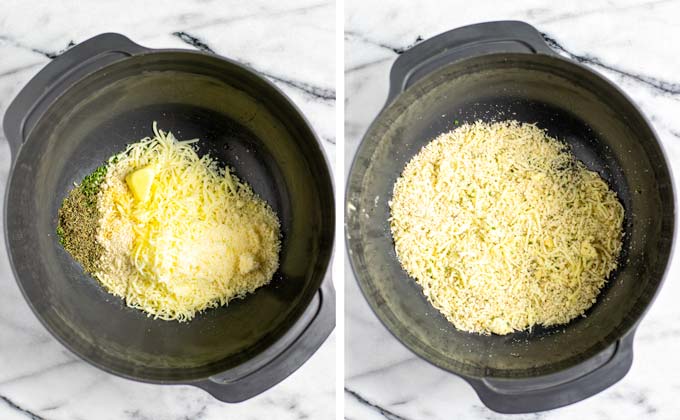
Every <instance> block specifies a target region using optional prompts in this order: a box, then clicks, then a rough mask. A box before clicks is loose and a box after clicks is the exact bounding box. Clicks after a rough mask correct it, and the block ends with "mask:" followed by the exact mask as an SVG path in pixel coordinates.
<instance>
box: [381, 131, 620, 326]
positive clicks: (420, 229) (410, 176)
mask: <svg viewBox="0 0 680 420" xmlns="http://www.w3.org/2000/svg"><path fill="white" fill-rule="evenodd" d="M389 204H390V208H391V218H390V227H391V231H392V236H393V238H394V243H395V249H396V253H397V256H398V258H399V261H400V262H401V264H402V266H403V268H404V269H405V270H406V271H407V272H408V274H409V275H410V276H412V277H413V278H415V280H416V281H417V282H418V284H420V285H421V286H422V288H423V293H424V294H425V296H426V297H427V299H428V300H429V301H430V303H431V304H432V305H433V306H434V307H435V308H437V309H438V310H439V311H440V312H441V313H442V314H443V315H444V316H445V317H446V318H447V319H448V320H449V321H450V322H451V323H452V324H453V325H454V326H455V327H456V328H458V329H460V330H464V331H469V332H475V333H481V334H490V333H495V334H508V333H511V332H513V331H518V330H524V329H527V328H531V327H532V326H534V325H543V326H550V325H556V324H563V323H567V322H569V321H570V320H571V319H573V318H575V317H577V316H579V315H582V314H583V313H584V312H585V311H586V310H587V309H588V308H589V307H590V306H592V304H593V303H595V301H596V298H597V295H598V294H599V291H600V289H601V288H602V286H603V285H604V284H605V282H606V280H607V277H608V276H609V274H610V273H611V272H612V271H613V270H614V269H615V268H616V266H617V258H618V255H619V253H620V251H621V243H622V236H623V233H622V224H623V214H624V210H623V206H622V205H621V203H620V202H619V201H618V199H617V197H616V194H615V193H614V192H613V191H611V190H610V189H609V187H608V186H607V184H606V183H605V182H604V181H603V180H602V179H601V178H600V177H599V175H598V174H597V173H595V172H592V171H589V170H588V169H587V168H586V167H585V166H584V165H583V163H581V162H580V161H578V160H576V159H575V158H574V156H573V155H572V154H571V152H570V150H569V148H568V146H566V145H565V144H564V143H562V142H560V141H558V140H556V139H554V138H551V137H549V136H547V135H546V133H545V132H544V131H543V130H541V129H539V128H538V127H536V126H535V125H532V124H522V123H518V122H516V121H504V122H497V123H491V124H488V123H483V122H476V123H474V124H465V125H463V126H461V127H459V128H457V129H456V130H454V131H451V132H449V133H445V134H443V135H441V136H439V137H437V138H436V139H435V140H433V141H432V142H430V143H429V144H428V145H426V146H425V147H424V148H423V149H422V150H421V151H420V152H419V153H418V154H417V155H416V156H415V157H414V158H413V159H412V160H411V161H410V162H409V163H408V164H407V165H406V167H405V169H404V171H403V173H402V175H401V177H400V178H399V179H397V181H396V183H395V184H394V190H393V199H392V200H391V201H390V203H389Z"/></svg>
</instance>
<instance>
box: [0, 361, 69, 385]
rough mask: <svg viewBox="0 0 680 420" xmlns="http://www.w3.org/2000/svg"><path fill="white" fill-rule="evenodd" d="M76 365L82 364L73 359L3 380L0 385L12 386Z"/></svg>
mask: <svg viewBox="0 0 680 420" xmlns="http://www.w3.org/2000/svg"><path fill="white" fill-rule="evenodd" d="M75 363H80V360H77V359H72V360H67V361H65V362H61V363H57V364H54V365H52V366H50V367H47V368H45V367H41V368H40V369H38V370H36V371H31V372H27V373H22V374H21V375H17V376H13V377H11V378H7V379H3V380H2V381H0V385H7V384H10V383H12V382H17V381H21V380H22V379H26V378H34V377H36V376H40V375H44V374H46V373H49V372H52V371H54V370H57V369H61V368H63V367H66V366H71V365H73V364H75Z"/></svg>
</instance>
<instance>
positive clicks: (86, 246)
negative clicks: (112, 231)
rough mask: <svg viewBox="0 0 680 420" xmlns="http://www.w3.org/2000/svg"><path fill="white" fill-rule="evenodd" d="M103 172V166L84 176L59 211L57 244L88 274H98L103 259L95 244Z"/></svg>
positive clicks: (99, 248)
mask: <svg viewBox="0 0 680 420" xmlns="http://www.w3.org/2000/svg"><path fill="white" fill-rule="evenodd" d="M106 171H107V167H106V165H102V166H100V167H99V168H97V169H96V170H95V171H94V172H92V173H91V174H90V175H88V176H86V177H85V178H84V179H83V182H81V183H80V185H78V186H76V187H75V188H73V189H72V190H71V191H70V192H69V194H68V196H66V198H65V199H64V201H63V202H62V204H61V208H60V209H59V221H58V224H57V236H58V237H59V243H61V245H62V246H63V247H64V249H65V250H66V251H68V252H69V253H70V254H71V256H73V258H74V259H75V260H76V261H78V262H79V263H80V264H81V265H82V266H83V268H84V269H85V271H87V272H88V273H94V272H96V271H97V264H98V261H99V257H100V256H101V255H102V247H101V245H100V244H99V243H98V242H97V240H96V235H97V226H98V223H99V210H98V209H97V193H98V192H99V187H100V185H101V183H102V181H103V180H104V177H105V176H106Z"/></svg>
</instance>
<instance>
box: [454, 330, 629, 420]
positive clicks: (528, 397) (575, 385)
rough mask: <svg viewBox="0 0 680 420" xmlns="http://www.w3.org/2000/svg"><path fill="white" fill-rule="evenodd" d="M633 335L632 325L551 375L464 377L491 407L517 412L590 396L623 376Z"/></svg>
mask: <svg viewBox="0 0 680 420" xmlns="http://www.w3.org/2000/svg"><path fill="white" fill-rule="evenodd" d="M634 335H635V329H633V330H631V331H630V332H628V333H627V334H626V335H625V336H624V337H622V338H620V339H619V340H618V341H617V342H616V343H614V344H612V345H611V346H610V347H609V348H607V349H606V350H604V351H602V352H601V353H599V354H597V355H596V356H594V357H592V358H590V359H588V360H586V361H585V362H582V363H580V364H578V365H577V366H574V367H572V368H569V369H566V370H564V371H561V372H558V373H554V374H551V375H545V376H540V377H535V378H527V379H517V378H512V379H505V380H504V379H490V378H486V379H476V378H465V379H466V380H467V381H468V382H469V383H470V385H472V387H473V388H474V389H475V391H476V392H477V395H478V396H479V398H480V399H481V400H482V402H483V403H484V405H486V406H487V407H488V408H490V409H492V410H493V411H496V412H499V413H506V414H517V413H530V412H536V411H544V410H552V409H554V408H558V407H562V406H565V405H569V404H572V403H575V402H578V401H581V400H584V399H586V398H588V397H591V396H593V395H595V394H597V393H598V392H600V391H603V390H604V389H606V388H608V387H610V386H612V385H613V384H615V383H616V382H618V381H619V380H620V379H621V378H623V377H624V376H625V375H626V373H628V370H629V369H630V366H631V364H632V363H633V339H634Z"/></svg>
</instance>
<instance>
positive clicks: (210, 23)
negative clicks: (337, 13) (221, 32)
mask: <svg viewBox="0 0 680 420" xmlns="http://www.w3.org/2000/svg"><path fill="white" fill-rule="evenodd" d="M331 5H332V6H334V5H335V3H334V2H324V3H316V4H310V5H308V6H302V7H296V8H292V9H285V10H276V11H273V12H271V11H264V12H262V13H249V14H245V15H241V16H234V17H228V18H218V19H213V20H209V21H207V22H203V23H199V24H196V25H192V26H187V27H185V28H184V29H185V30H192V29H203V28H206V27H209V26H214V25H222V24H224V23H233V22H238V21H242V20H248V19H253V18H263V17H274V16H285V15H288V14H292V13H306V12H309V11H311V10H316V9H322V8H324V7H328V6H331Z"/></svg>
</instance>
